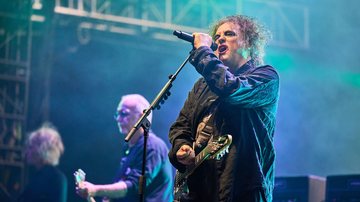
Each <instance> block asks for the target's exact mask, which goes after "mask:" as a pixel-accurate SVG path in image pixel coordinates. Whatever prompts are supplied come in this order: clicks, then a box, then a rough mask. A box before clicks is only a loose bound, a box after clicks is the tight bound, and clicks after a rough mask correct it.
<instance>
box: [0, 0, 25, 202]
mask: <svg viewBox="0 0 360 202" xmlns="http://www.w3.org/2000/svg"><path fill="white" fill-rule="evenodd" d="M2 4H3V5H1V9H0V15H1V21H2V23H1V25H0V170H1V171H0V173H1V175H0V199H1V200H7V201H9V200H14V197H15V196H17V195H18V194H19V193H20V191H21V189H22V186H23V184H24V183H23V182H24V172H25V168H24V167H25V166H24V161H23V152H22V145H23V139H24V138H23V136H24V131H25V128H26V117H27V107H28V106H27V104H28V91H29V77H30V61H31V54H30V52H31V51H30V49H31V38H32V27H31V26H32V24H31V20H30V11H31V5H30V2H29V1H21V0H18V1H11V2H7V3H2Z"/></svg>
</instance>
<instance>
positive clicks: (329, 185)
mask: <svg viewBox="0 0 360 202" xmlns="http://www.w3.org/2000/svg"><path fill="white" fill-rule="evenodd" d="M326 202H360V174H359V175H333V176H327V177H326Z"/></svg>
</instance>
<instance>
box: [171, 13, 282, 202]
mask: <svg viewBox="0 0 360 202" xmlns="http://www.w3.org/2000/svg"><path fill="white" fill-rule="evenodd" d="M192 36H193V46H194V49H193V51H192V52H191V53H190V54H191V55H190V59H189V61H190V63H191V64H192V65H193V66H194V67H195V69H196V71H197V72H198V73H199V74H200V75H201V76H202V77H201V78H200V79H199V80H198V81H197V82H196V83H195V84H194V86H193V89H192V90H191V91H190V92H189V94H188V97H187V99H186V101H185V103H184V106H183V108H182V109H181V111H180V113H179V115H178V118H177V119H176V121H175V122H174V123H173V124H172V126H171V128H170V132H169V140H170V142H171V144H172V147H171V149H170V152H169V158H170V162H171V163H172V164H173V166H174V167H175V168H176V169H177V170H178V171H179V172H184V171H186V170H189V168H190V167H191V166H193V165H194V163H195V156H196V155H197V154H198V153H199V152H200V151H202V150H203V149H204V148H205V147H206V145H207V144H208V141H209V139H210V138H211V137H213V138H215V137H219V136H226V135H227V134H230V135H231V136H232V144H231V145H230V148H229V152H228V153H226V154H225V155H224V156H223V157H222V158H220V159H218V160H216V159H207V160H205V161H204V162H202V163H201V165H199V166H198V167H197V168H196V169H195V171H194V173H192V174H190V175H189V176H188V178H187V186H188V188H189V193H188V194H187V195H184V196H182V197H180V198H176V200H178V201H194V202H195V201H196V202H205V201H206V202H218V201H227V202H229V201H232V202H238V201H241V202H262V201H268V202H271V201H272V191H273V187H274V173H275V171H274V162H275V150H274V145H273V142H274V139H273V137H274V131H275V122H276V111H277V105H278V100H279V76H278V73H277V71H276V70H275V68H274V67H272V66H270V65H265V64H264V62H263V56H264V49H265V45H266V43H267V40H268V39H269V37H270V34H269V31H267V30H266V29H265V28H264V27H263V26H262V25H261V24H260V23H259V22H257V21H256V20H255V19H253V18H251V17H248V16H243V15H236V16H228V17H226V18H224V19H221V20H220V21H218V22H217V23H216V24H215V25H214V26H213V28H212V30H211V32H210V35H208V34H206V33H193V34H192ZM213 41H215V43H216V44H217V46H218V48H217V49H216V50H215V51H213V50H212V49H211V48H210V47H211V44H212V43H213ZM211 141H213V140H211ZM198 157H199V156H197V158H198ZM196 163H197V164H195V165H198V161H196ZM184 192H185V193H186V191H184Z"/></svg>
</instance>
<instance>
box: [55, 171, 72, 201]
mask: <svg viewBox="0 0 360 202" xmlns="http://www.w3.org/2000/svg"><path fill="white" fill-rule="evenodd" d="M67 188H68V184H67V178H66V177H65V175H64V174H63V173H62V172H60V173H59V175H58V176H57V177H56V178H55V183H54V187H51V189H52V190H54V193H53V198H52V201H54V202H66V201H67Z"/></svg>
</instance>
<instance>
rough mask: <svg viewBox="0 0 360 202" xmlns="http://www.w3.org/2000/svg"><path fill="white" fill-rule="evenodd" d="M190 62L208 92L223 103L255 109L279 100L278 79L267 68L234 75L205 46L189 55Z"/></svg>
mask: <svg viewBox="0 0 360 202" xmlns="http://www.w3.org/2000/svg"><path fill="white" fill-rule="evenodd" d="M190 62H191V64H192V65H194V67H195V68H196V71H197V72H198V73H200V74H201V75H202V76H203V77H204V79H205V81H206V83H207V84H208V86H209V87H210V89H211V91H213V92H214V93H216V94H217V95H218V96H219V97H222V98H223V100H224V101H225V102H228V103H230V104H234V105H241V106H242V107H244V108H255V107H261V106H265V105H268V104H273V103H275V102H276V100H277V98H278V93H279V92H278V88H279V76H278V74H277V72H276V71H275V69H274V68H273V67H271V66H269V65H267V66H261V67H254V68H252V69H251V70H249V71H246V72H244V73H242V74H240V75H234V74H232V73H231V72H230V71H229V68H228V67H227V66H225V65H224V64H223V63H222V62H221V61H220V60H219V59H218V58H217V57H216V56H215V54H214V52H213V51H212V50H211V49H210V48H208V47H205V46H203V47H200V48H198V49H196V50H194V51H193V52H192V53H191V57H190Z"/></svg>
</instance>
